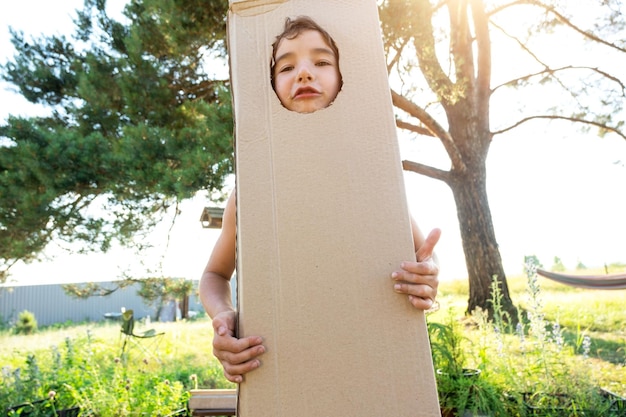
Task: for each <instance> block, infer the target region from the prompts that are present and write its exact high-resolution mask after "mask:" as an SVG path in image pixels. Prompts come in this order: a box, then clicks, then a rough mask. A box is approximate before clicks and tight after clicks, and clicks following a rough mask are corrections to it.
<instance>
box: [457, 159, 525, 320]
mask: <svg viewBox="0 0 626 417" xmlns="http://www.w3.org/2000/svg"><path fill="white" fill-rule="evenodd" d="M474 165H475V166H473V167H471V168H470V169H467V170H466V171H465V172H464V173H463V174H457V175H455V174H454V172H453V175H452V177H451V178H452V179H451V181H449V185H450V187H451V189H452V193H453V195H454V200H455V202H456V207H457V216H458V220H459V225H460V229H461V240H462V241H463V252H464V253H465V263H466V265H467V272H468V276H469V283H470V285H469V301H468V307H467V312H468V313H471V312H473V311H474V310H475V309H476V308H477V307H480V308H481V309H483V310H487V311H489V316H490V317H492V315H493V306H492V305H491V302H490V300H491V287H492V283H493V280H494V277H495V279H496V280H497V282H498V285H499V286H500V293H501V295H502V300H501V305H502V309H503V310H504V311H506V312H507V313H508V314H509V315H510V316H511V317H510V318H511V320H512V321H516V320H517V309H516V308H515V306H514V305H513V302H512V300H511V297H510V295H509V289H508V285H507V282H506V276H505V274H504V268H503V266H502V259H501V257H500V252H499V250H498V245H497V243H496V236H495V232H494V228H493V221H492V219H491V211H490V209H489V202H488V199H487V187H486V185H487V184H486V183H487V182H486V170H485V166H484V160H483V163H481V162H478V163H477V164H474ZM476 165H478V166H476Z"/></svg>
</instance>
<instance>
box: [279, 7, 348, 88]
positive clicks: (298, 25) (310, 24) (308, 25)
mask: <svg viewBox="0 0 626 417" xmlns="http://www.w3.org/2000/svg"><path fill="white" fill-rule="evenodd" d="M307 30H314V31H317V32H319V33H320V35H322V38H323V39H324V40H325V41H326V43H327V44H328V46H329V47H330V49H331V50H332V51H333V53H334V54H335V58H336V59H337V72H338V73H339V89H340V90H341V87H342V86H343V78H342V77H341V71H339V49H338V48H337V44H336V43H335V40H334V39H333V38H332V36H330V34H329V33H328V32H326V30H324V29H323V28H322V27H321V26H320V25H318V24H317V23H315V21H314V20H313V19H311V18H310V17H308V16H299V17H297V18H295V19H290V18H287V19H286V20H285V29H284V30H283V32H282V33H281V34H280V35H278V36H276V40H275V41H274V43H273V44H272V61H271V63H270V77H271V80H272V88H274V89H275V86H274V66H275V65H276V61H275V59H276V50H277V49H278V46H279V45H280V42H281V41H282V40H283V39H294V38H296V37H297V36H298V35H300V34H301V33H302V32H305V31H307Z"/></svg>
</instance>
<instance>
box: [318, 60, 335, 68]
mask: <svg viewBox="0 0 626 417" xmlns="http://www.w3.org/2000/svg"><path fill="white" fill-rule="evenodd" d="M315 65H317V66H318V67H325V66H327V65H332V63H331V62H329V61H319V62H318V63H317V64H315Z"/></svg>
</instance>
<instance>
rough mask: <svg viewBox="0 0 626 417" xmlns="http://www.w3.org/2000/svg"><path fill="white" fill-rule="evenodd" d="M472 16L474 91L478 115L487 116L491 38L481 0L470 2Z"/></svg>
mask: <svg viewBox="0 0 626 417" xmlns="http://www.w3.org/2000/svg"><path fill="white" fill-rule="evenodd" d="M472 16H473V20H474V27H475V28H476V29H475V30H476V45H477V48H476V49H477V55H478V56H477V58H478V66H477V68H478V73H477V77H476V91H477V93H478V97H477V98H478V103H477V104H478V107H479V110H478V113H479V114H488V112H489V98H490V95H491V91H490V88H489V87H490V84H491V37H490V35H489V19H488V17H487V14H486V13H485V4H484V2H483V1H482V0H473V1H472Z"/></svg>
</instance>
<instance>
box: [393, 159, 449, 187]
mask: <svg viewBox="0 0 626 417" xmlns="http://www.w3.org/2000/svg"><path fill="white" fill-rule="evenodd" d="M402 168H403V169H404V170H405V171H411V172H415V173H417V174H421V175H425V176H427V177H430V178H434V179H436V180H440V181H443V182H445V183H448V182H449V181H450V173H449V172H448V171H443V170H441V169H437V168H433V167H431V166H428V165H424V164H420V163H418V162H413V161H407V160H404V161H402Z"/></svg>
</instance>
